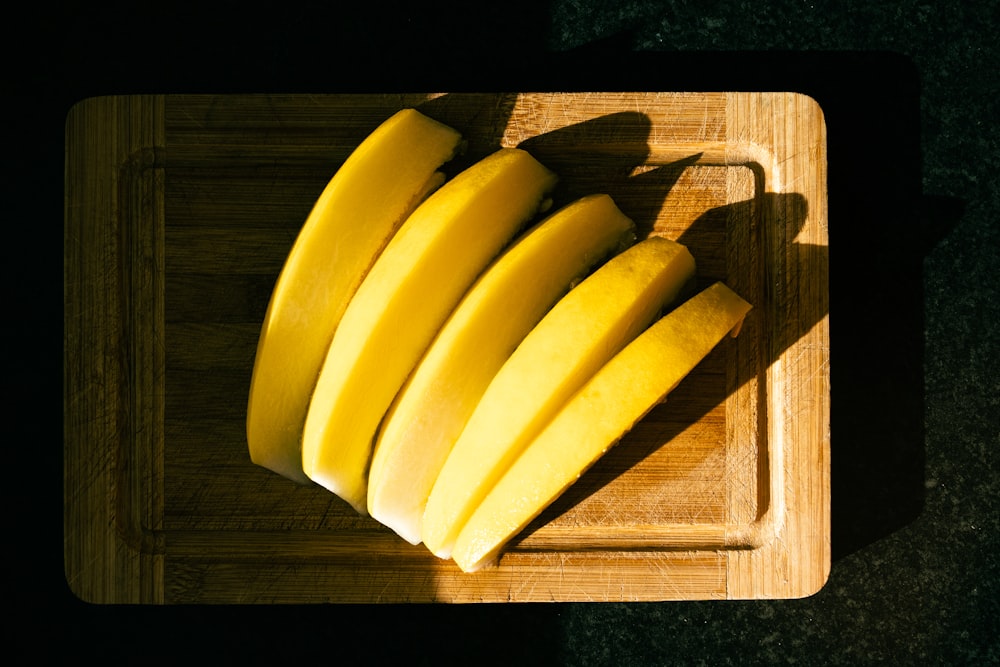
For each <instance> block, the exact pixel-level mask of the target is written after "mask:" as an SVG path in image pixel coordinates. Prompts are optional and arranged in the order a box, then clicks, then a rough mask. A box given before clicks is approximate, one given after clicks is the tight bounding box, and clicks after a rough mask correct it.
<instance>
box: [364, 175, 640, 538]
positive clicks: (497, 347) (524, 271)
mask: <svg viewBox="0 0 1000 667" xmlns="http://www.w3.org/2000/svg"><path fill="white" fill-rule="evenodd" d="M634 241H635V225H634V224H633V223H632V221H631V220H630V219H629V218H627V217H626V216H625V215H624V214H623V213H622V212H621V211H620V210H619V209H618V207H617V206H616V205H615V203H614V202H613V201H612V199H611V197H609V196H607V195H590V196H587V197H583V198H581V199H579V200H577V201H575V202H573V203H571V204H569V205H567V206H565V207H563V208H562V209H560V210H559V211H556V212H555V213H553V214H552V215H550V216H549V217H548V218H546V219H545V220H544V221H543V222H541V223H539V224H538V225H536V226H535V227H533V228H532V229H531V230H529V231H528V232H526V233H525V234H524V235H523V236H522V237H521V238H520V239H519V240H518V241H517V242H516V243H515V244H514V245H513V246H511V247H510V248H509V249H508V250H507V251H506V252H505V253H504V254H503V255H501V257H500V258H498V259H497V260H496V262H494V264H493V265H492V266H491V267H490V268H489V269H488V270H487V271H486V272H485V273H484V274H483V275H482V276H481V277H480V279H479V280H477V281H476V284H475V285H474V286H473V287H472V289H470V291H469V293H468V294H467V295H466V296H465V297H464V298H463V299H462V301H461V303H460V304H459V306H458V307H457V308H456V309H455V312H454V313H453V314H452V315H451V316H450V317H449V319H448V321H447V322H446V323H445V325H444V327H443V328H442V329H441V331H440V333H439V334H438V335H437V337H436V338H435V339H434V342H433V343H432V344H431V347H430V348H429V349H428V350H427V352H426V354H425V355H424V357H423V358H422V359H421V360H420V362H419V364H418V365H417V367H416V369H415V370H414V372H413V374H412V375H411V376H410V379H409V380H407V382H406V384H405V385H404V386H403V389H402V390H401V391H400V393H399V395H397V397H396V399H395V401H394V402H393V405H392V406H391V408H390V410H389V412H388V413H387V414H386V417H385V420H384V421H383V423H382V426H381V428H380V431H379V435H378V438H377V440H376V444H375V451H374V454H373V457H372V465H371V471H370V473H369V477H368V511H369V512H370V513H371V516H372V517H373V518H375V519H377V520H378V521H380V522H381V523H383V524H385V525H387V526H388V527H390V528H392V529H393V530H394V531H395V532H396V533H397V534H399V535H400V536H401V537H403V538H404V539H406V540H407V541H408V542H410V543H412V544H418V543H419V542H420V525H421V518H422V516H423V510H424V505H425V504H426V502H427V496H428V495H430V492H431V487H432V486H433V484H434V480H435V479H436V478H437V474H438V472H439V471H440V469H441V466H442V465H443V464H444V461H445V458H446V457H447V456H448V452H450V451H451V446H452V444H454V442H455V440H456V439H457V438H458V436H459V434H460V433H461V432H462V427H463V426H464V425H465V422H466V420H467V419H468V418H469V415H470V414H471V413H472V411H473V409H475V407H476V404H477V403H478V401H479V398H480V397H481V396H482V394H483V392H484V391H485V389H486V387H487V385H488V384H489V382H490V380H492V379H493V377H494V376H495V375H496V373H497V371H498V370H499V369H500V367H501V366H502V365H503V363H504V361H506V360H507V358H508V357H509V356H510V354H511V353H512V352H513V351H514V348H516V347H517V345H518V343H520V342H521V340H523V339H524V337H525V336H526V335H527V334H528V332H529V331H530V330H531V329H532V327H534V326H535V325H536V324H537V323H538V321H539V320H540V319H541V318H542V317H543V316H544V315H545V313H546V312H547V311H548V310H549V309H550V308H551V307H552V305H553V304H554V303H555V302H556V301H558V300H559V298H560V297H562V296H563V295H564V294H565V293H566V292H567V291H568V290H569V289H570V287H571V286H572V285H573V284H574V283H575V282H577V281H579V280H580V279H581V278H583V277H584V276H585V275H586V274H587V273H589V272H590V271H591V270H592V269H593V267H594V266H596V265H597V264H598V263H599V262H600V261H603V260H605V259H606V258H607V257H609V256H611V255H613V254H617V253H618V252H620V251H622V250H623V249H624V248H626V247H627V246H628V245H629V244H631V243H632V242H634Z"/></svg>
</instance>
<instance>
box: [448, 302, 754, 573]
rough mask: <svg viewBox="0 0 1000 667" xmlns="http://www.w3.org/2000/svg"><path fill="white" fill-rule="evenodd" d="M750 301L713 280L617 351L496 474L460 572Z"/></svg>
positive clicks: (499, 544)
mask: <svg viewBox="0 0 1000 667" xmlns="http://www.w3.org/2000/svg"><path fill="white" fill-rule="evenodd" d="M749 310H750V304H748V303H747V302H746V301H744V300H743V299H742V298H740V297H739V296H738V295H737V294H736V293H735V292H733V291H732V290H730V289H729V288H728V287H726V286H725V285H724V284H722V283H716V284H714V285H712V286H711V287H709V288H707V289H706V290H704V291H702V292H701V293H699V294H697V295H696V296H694V297H692V298H691V299H690V300H688V301H687V302H685V303H683V304H681V305H680V306H678V307H677V308H676V309H675V310H674V311H672V312H671V313H668V314H667V315H665V316H664V317H663V318H661V319H660V320H659V321H658V322H656V323H655V324H653V325H652V326H651V327H650V328H649V329H647V330H646V331H645V332H643V333H642V334H640V335H639V336H638V337H637V338H636V339H635V340H634V341H632V343H630V344H629V345H628V346H627V347H625V348H624V349H623V350H622V351H621V352H619V353H618V354H617V355H615V356H614V357H613V358H612V359H611V361H609V362H608V363H607V365H605V366H604V367H603V368H602V369H601V370H600V371H598V373H597V374H596V375H595V376H594V377H593V378H592V379H591V380H590V381H589V382H588V383H587V384H586V385H584V387H583V388H582V389H581V390H580V391H579V392H578V393H577V394H576V395H575V396H574V397H573V398H572V399H571V400H570V401H569V402H568V403H567V404H566V406H565V407H563V408H562V410H560V411H559V413H558V414H557V415H556V416H555V418H554V419H553V420H552V421H551V422H550V423H549V425H548V426H546V427H545V430H543V431H542V432H541V433H540V434H539V435H538V437H537V438H535V440H534V441H533V442H532V443H531V444H530V445H529V446H528V448H527V449H525V451H524V453H523V454H521V456H520V457H519V458H518V459H517V461H516V462H515V463H514V464H513V465H512V466H511V467H510V469H509V470H508V471H507V472H506V474H504V475H503V477H501V478H500V481H498V482H497V484H496V486H494V487H493V490H492V491H490V492H489V494H488V495H487V496H486V498H485V499H484V500H483V502H482V503H481V504H480V505H479V507H478V508H477V509H476V511H475V512H474V513H473V514H472V517H471V518H470V519H469V521H468V522H467V523H466V524H465V527H464V528H463V529H462V532H461V534H460V535H459V537H458V540H457V541H456V543H455V549H454V551H453V552H452V557H453V558H454V560H455V562H456V563H457V564H458V566H459V567H460V568H461V569H462V570H463V571H465V572H473V571H475V570H478V569H481V568H482V567H483V566H485V565H488V564H490V563H492V562H493V561H494V560H495V559H496V557H497V556H498V555H499V553H500V551H501V549H502V548H503V547H504V545H506V544H507V542H508V541H509V540H510V539H511V538H512V537H514V536H515V535H517V534H518V533H520V532H521V530H523V529H524V527H525V526H527V525H528V523H530V522H531V520H532V519H534V518H535V517H536V516H538V515H539V514H540V513H541V512H542V510H543V509H545V508H546V507H548V506H549V505H550V504H551V503H552V501H554V500H555V499H556V498H558V497H559V496H560V495H561V494H562V493H563V492H564V491H565V490H566V489H567V488H569V487H570V485H572V484H573V483H574V482H576V480H577V479H578V478H579V477H580V475H582V474H583V473H584V471H586V470H587V469H588V468H590V466H592V465H593V464H594V463H595V462H596V461H597V460H598V459H599V458H600V457H601V456H603V455H604V453H605V452H607V451H608V450H609V449H610V448H611V447H612V446H613V445H614V444H615V443H617V442H618V441H619V440H620V439H621V437H622V436H623V435H625V433H627V432H628V431H629V430H630V429H631V428H632V427H633V426H634V425H635V423H636V422H638V421H639V420H640V419H642V417H643V416H644V415H645V414H646V413H647V412H648V411H649V410H650V409H652V408H653V407H654V406H655V405H656V404H658V403H659V402H661V401H662V400H663V399H664V398H665V397H666V395H667V394H669V393H670V392H671V391H673V389H674V387H676V386H677V384H678V383H680V381H681V380H682V379H683V378H684V377H685V376H686V375H687V374H688V373H690V372H691V370H693V369H694V367H695V366H696V365H698V363H700V362H701V360H702V359H704V358H705V357H706V356H707V355H708V353H709V352H711V351H712V349H713V348H714V347H715V346H716V345H717V344H718V343H719V342H720V341H721V340H722V339H723V338H724V337H725V336H726V334H727V333H729V332H732V333H733V334H734V335H735V334H736V332H737V330H738V327H739V325H740V323H741V322H742V321H743V318H744V317H745V316H746V314H747V312H749Z"/></svg>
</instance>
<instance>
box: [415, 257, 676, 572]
mask: <svg viewBox="0 0 1000 667" xmlns="http://www.w3.org/2000/svg"><path fill="white" fill-rule="evenodd" d="M694 267H695V263H694V259H693V258H692V257H691V254H690V253H689V252H688V250H687V248H685V247H684V246H682V245H680V244H678V243H675V242H673V241H669V240H667V239H664V238H660V237H652V238H648V239H646V240H644V241H641V242H639V243H637V244H636V245H634V246H632V247H631V248H629V249H628V250H625V251H624V252H622V253H621V254H619V255H618V256H616V257H614V258H613V259H611V260H609V261H608V262H607V263H606V264H604V265H603V266H602V267H601V268H600V269H598V270H597V271H595V272H594V273H593V274H592V275H591V276H590V277H588V278H587V279H586V280H584V281H583V282H582V283H580V284H579V285H577V286H576V287H575V288H573V289H572V290H571V291H570V292H569V293H568V294H567V295H566V296H565V297H563V298H562V299H560V300H559V302H558V303H557V304H556V305H555V306H554V307H553V308H552V310H551V311H549V313H548V314H547V315H546V316H545V317H544V318H543V319H542V320H541V321H540V322H539V323H538V325H537V326H536V327H535V328H534V329H532V331H531V332H530V333H529V334H528V335H527V337H525V339H524V341H523V342H522V343H521V344H520V345H519V346H518V348H517V349H516V350H515V351H514V353H513V354H512V355H511V357H510V358H509V359H508V360H507V361H506V362H505V363H504V365H503V367H502V368H501V369H500V371H499V372H498V373H497V375H496V377H495V378H494V379H493V380H492V381H491V382H490V385H489V387H488V388H487V389H486V391H485V393H484V394H483V397H482V399H481V400H480V402H479V404H478V405H477V406H476V409H475V410H474V411H473V413H472V415H471V416H470V418H469V421H468V423H467V424H466V426H465V429H464V430H463V431H462V434H461V436H460V437H459V439H458V441H457V442H456V443H455V445H454V447H453V448H452V451H451V453H450V454H449V456H448V459H447V460H446V461H445V464H444V466H443V467H442V469H441V472H440V474H439V475H438V479H437V480H436V481H435V483H434V487H433V489H432V491H431V494H430V497H429V498H428V500H427V506H426V508H425V510H424V516H423V525H422V533H421V537H422V540H423V542H424V544H425V545H426V546H427V548H428V549H430V550H431V552H432V553H434V554H435V555H437V556H439V557H441V558H447V557H449V556H450V555H451V550H452V547H453V546H454V543H455V539H456V538H457V537H458V534H459V531H460V530H461V528H462V527H463V526H464V525H465V522H466V521H467V520H468V518H469V516H470V515H471V514H472V512H473V510H475V508H476V507H477V506H478V505H479V503H480V502H481V501H482V499H483V497H485V495H486V494H487V493H488V492H489V491H490V489H491V488H492V486H493V485H494V484H495V483H496V480H497V479H498V478H499V476H500V475H502V474H503V473H504V472H505V471H506V469H507V468H508V467H509V466H510V464H511V463H512V462H513V461H514V459H516V457H517V456H518V455H519V454H520V453H521V451H523V449H524V447H525V446H526V445H527V444H528V442H530V440H531V439H532V438H534V437H535V435H537V434H538V432H539V431H540V430H541V429H542V428H543V427H544V426H545V424H546V423H547V422H548V420H549V419H550V418H551V417H552V416H553V414H554V413H555V412H556V411H557V410H558V409H559V408H560V407H562V405H563V404H565V402H566V401H567V400H568V399H569V398H570V396H571V395H572V394H573V393H575V392H576V391H577V390H578V389H579V388H580V387H581V386H582V385H583V384H584V383H585V382H586V381H587V380H589V379H590V377H591V376H593V374H594V373H596V372H597V370H598V369H599V368H600V367H601V366H603V365H604V364H605V362H607V360H608V359H610V358H611V357H612V356H613V355H614V354H615V353H616V352H618V351H619V350H620V349H621V348H622V347H624V346H625V345H626V344H627V343H628V342H630V341H631V340H632V339H633V338H635V336H637V335H638V334H639V333H640V332H641V331H643V330H644V329H645V328H646V327H647V326H649V324H650V323H651V322H652V321H653V319H654V318H655V317H656V315H657V313H658V312H660V310H661V309H662V308H663V306H664V305H665V304H667V303H670V302H671V301H673V300H674V299H675V298H676V297H677V296H678V294H679V293H680V291H681V289H682V288H683V286H684V285H685V283H686V282H687V281H688V279H689V278H690V277H691V276H692V275H693V274H694Z"/></svg>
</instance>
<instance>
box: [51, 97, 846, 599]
mask: <svg viewBox="0 0 1000 667" xmlns="http://www.w3.org/2000/svg"><path fill="white" fill-rule="evenodd" d="M405 106H414V107H417V108H419V109H421V110H422V111H423V112H424V113H426V114H427V115H429V116H431V117H433V118H436V119H438V120H441V121H442V122H445V123H447V124H450V125H452V126H453V127H455V128H456V129H459V130H460V131H461V132H462V133H463V134H464V135H465V137H467V139H468V140H469V147H468V152H467V153H466V155H465V156H464V157H463V158H461V159H459V160H458V161H457V162H456V163H455V165H453V166H452V167H451V168H452V169H458V168H460V167H462V166H465V164H468V163H470V162H471V161H472V160H473V159H476V158H478V157H482V156H484V155H486V154H487V153H488V152H491V151H492V150H494V149H496V148H497V147H499V146H501V145H503V146H516V145H520V146H522V147H524V148H526V149H528V150H529V152H531V153H532V154H534V155H535V156H536V157H537V158H538V159H539V160H540V161H541V162H543V163H544V164H546V165H547V166H549V167H550V168H552V169H553V170H554V171H556V172H557V173H558V174H559V175H560V177H561V182H560V186H559V189H558V190H557V192H556V199H557V202H556V203H557V204H559V203H564V202H565V201H568V200H569V199H570V198H572V197H575V196H578V195H582V194H587V193H593V192H606V193H608V194H610V195H611V196H612V197H613V198H614V199H615V201H616V202H617V203H618V205H619V206H620V208H621V209H622V210H623V211H624V212H625V213H626V214H628V215H629V216H630V217H632V218H633V219H634V220H635V221H636V223H637V225H638V227H639V229H640V233H641V235H648V234H660V235H664V236H667V237H669V238H673V239H676V240H679V241H680V242H682V243H684V244H686V245H687V246H688V247H689V248H690V250H691V252H692V254H693V255H694V257H695V259H696V260H697V262H698V279H699V281H700V282H701V283H702V284H706V285H707V284H708V283H709V282H711V281H713V280H724V281H725V282H726V283H727V284H728V285H729V286H730V287H732V288H733V289H735V290H736V291H737V292H738V293H739V294H741V295H742V296H743V297H744V298H746V299H747V300H748V301H749V302H751V303H752V304H753V306H754V309H753V310H752V311H751V313H750V315H749V316H748V318H747V320H746V322H745V323H744V326H743V329H742V332H741V333H740V335H739V336H738V337H737V338H735V339H727V340H726V341H724V342H723V343H722V344H721V345H720V346H719V347H718V348H716V350H715V351H713V353H712V354H711V355H710V356H709V357H708V358H707V359H706V360H705V361H704V362H703V363H702V364H701V365H700V366H699V367H698V368H697V369H696V370H695V372H694V373H692V374H691V375H690V376H689V377H688V378H687V379H686V380H685V381H684V382H683V383H682V384H681V385H680V386H679V387H678V388H677V389H676V390H675V391H674V392H672V393H671V395H670V396H669V397H668V400H667V401H666V402H665V403H664V404H662V405H660V406H658V407H657V408H655V409H654V410H653V411H652V412H651V413H650V414H649V415H647V417H646V418H645V419H644V420H643V421H642V422H640V423H639V424H638V425H637V426H636V428H635V429H634V430H633V431H632V432H631V433H629V434H628V435H627V436H626V437H625V438H624V439H623V440H622V441H621V442H620V443H619V445H618V446H617V447H616V448H614V449H613V450H612V451H611V452H609V453H608V454H607V455H606V456H605V457H604V459H602V460H601V461H600V462H599V463H598V464H597V465H596V466H595V467H594V468H592V469H591V470H590V471H589V472H588V473H587V474H586V475H584V477H582V478H581V479H580V480H579V482H578V483H577V484H576V485H574V486H573V487H572V488H571V489H570V490H569V491H567V492H566V494H565V495H564V496H563V497H561V498H560V499H559V500H558V501H557V502H556V503H555V504H554V505H553V506H551V507H550V508H548V510H546V511H545V512H544V514H543V515H542V516H540V517H539V518H538V519H537V520H536V521H535V522H534V523H533V524H532V525H531V526H530V527H529V528H528V529H526V530H525V531H524V532H523V533H522V534H521V535H520V536H519V537H518V538H517V539H516V540H515V541H514V542H513V543H512V544H511V545H510V548H509V550H508V551H507V552H506V553H505V555H504V556H503V557H502V559H501V560H500V562H499V564H498V566H497V567H495V568H492V569H489V570H486V571H483V572H479V573H475V574H462V573H461V572H460V571H459V570H458V568H457V567H455V566H454V565H453V564H452V563H450V562H447V561H441V560H438V559H437V558H435V557H434V556H432V555H431V554H430V553H429V552H427V551H426V550H425V549H424V548H423V547H422V546H416V547H415V546H412V545H410V544H408V543H406V542H404V541H403V540H401V539H399V538H398V537H396V536H395V535H394V534H393V533H392V532H391V531H390V530H388V529H386V528H384V527H382V526H380V525H379V524H377V523H375V522H374V521H372V520H371V519H368V518H363V517H360V516H358V515H356V514H355V513H354V511H353V510H351V509H350V507H349V506H348V505H347V504H346V503H344V502H342V501H340V500H339V499H338V498H336V497H335V496H333V495H331V494H330V493H328V492H327V491H325V490H324V489H322V488H320V487H318V486H312V487H306V486H299V485H297V484H295V483H293V482H290V481H288V480H285V479H284V478H282V477H280V476H278V475H276V474H274V473H272V472H270V471H268V470H265V469H263V468H260V467H257V466H255V465H253V464H252V463H251V462H250V460H249V456H248V454H247V447H246V440H245V433H244V423H245V416H246V400H247V394H248V387H249V381H250V374H251V370H252V364H253V358H254V351H255V346H256V341H257V336H258V333H259V327H260V324H261V322H262V320H263V317H264V311H265V309H266V306H267V301H268V298H269V296H270V290H271V288H272V286H273V284H274V281H275V279H276V277H277V274H278V272H279V271H280V269H281V266H282V263H283V261H284V259H285V256H286V255H287V253H288V251H289V249H290V248H291V245H292V243H293V241H294V239H295V237H296V234H297V233H298V230H299V228H300V226H301V225H302V223H303V222H304V220H305V218H306V215H307V214H308V213H309V210H310V208H311V207H312V204H313V203H314V201H315V199H316V197H317V196H318V195H319V193H320V192H321V190H322V189H323V187H324V186H325V184H326V182H327V181H328V180H329V179H330V177H331V176H332V175H333V173H334V171H335V170H336V169H337V167H338V166H339V165H340V163H341V162H342V161H343V160H344V159H345V158H346V157H347V155H348V154H349V153H350V151H351V150H352V149H353V148H354V147H355V146H356V145H357V144H358V143H359V142H360V141H361V140H362V139H363V138H364V137H365V136H367V134H368V133H369V132H370V131H371V130H372V129H374V128H375V127H376V126H377V125H378V124H379V123H380V122H381V121H382V120H384V119H385V118H387V117H388V116H389V115H391V114H392V113H393V112H394V111H396V110H397V109H399V108H401V107H405ZM66 129H67V136H66V221H65V331H66V345H65V399H64V400H65V405H64V411H65V451H64V461H65V464H64V472H65V483H64V488H65V513H64V516H65V519H64V535H65V566H66V577H67V580H68V582H69V585H70V587H71V589H72V590H73V591H74V592H75V593H76V594H77V595H78V596H79V597H81V598H82V599H84V600H87V601H92V602H101V603H148V604H173V603H292V602H296V603H299V602H429V601H440V602H479V601H482V602H502V601H577V600H587V601H632V600H681V599H722V598H730V599H749V598H791V597H801V596H805V595H809V594H812V593H813V592H815V591H817V590H818V589H819V588H820V587H821V586H822V585H823V584H824V583H825V581H826V578H827V574H828V571H829V566H830V543H829V542H830V516H829V508H830V484H829V457H830V431H829V425H830V384H829V313H828V311H829V300H828V285H827V250H828V241H827V201H826V130H825V125H824V120H823V116H822V112H821V110H820V109H819V107H818V106H817V105H816V103H815V102H814V101H813V100H811V99H809V98H807V97H805V96H802V95H797V94H785V93H754V94H749V93H706V94H698V93H683V94H676V93H614V94H611V93H587V94H583V93H562V94H434V95H417V94H406V95H330V96H309V95H281V96H274V95H267V96H264V95H258V96H207V95H199V96H183V95H177V96H133V97H104V98H95V99H89V100H85V101H83V102H81V103H80V104H78V105H77V106H76V107H74V109H73V110H72V111H71V113H70V114H69V117H68V119H67V125H66Z"/></svg>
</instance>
